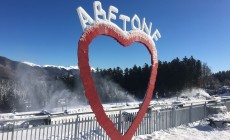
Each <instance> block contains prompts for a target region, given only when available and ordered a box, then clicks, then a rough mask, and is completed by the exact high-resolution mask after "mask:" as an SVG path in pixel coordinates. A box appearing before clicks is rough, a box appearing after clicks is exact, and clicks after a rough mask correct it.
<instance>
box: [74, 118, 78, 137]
mask: <svg viewBox="0 0 230 140" xmlns="http://www.w3.org/2000/svg"><path fill="white" fill-rule="evenodd" d="M78 118H79V116H78V115H77V117H76V121H75V130H74V133H75V134H74V139H77V129H78V128H77V126H78Z"/></svg>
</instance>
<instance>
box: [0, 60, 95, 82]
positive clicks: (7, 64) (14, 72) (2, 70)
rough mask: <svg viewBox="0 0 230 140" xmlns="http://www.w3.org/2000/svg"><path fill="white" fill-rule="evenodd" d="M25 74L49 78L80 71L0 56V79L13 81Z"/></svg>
mask: <svg viewBox="0 0 230 140" xmlns="http://www.w3.org/2000/svg"><path fill="white" fill-rule="evenodd" d="M91 69H92V70H95V69H94V68H91ZM25 72H30V73H32V74H36V75H38V76H41V77H43V76H44V77H47V78H51V77H57V76H63V75H73V76H76V75H79V72H80V71H79V68H78V66H67V67H66V66H55V65H37V64H34V63H31V62H28V61H26V62H19V61H14V60H11V59H9V58H6V57H4V56H0V78H7V79H15V78H17V77H18V76H19V75H20V73H25Z"/></svg>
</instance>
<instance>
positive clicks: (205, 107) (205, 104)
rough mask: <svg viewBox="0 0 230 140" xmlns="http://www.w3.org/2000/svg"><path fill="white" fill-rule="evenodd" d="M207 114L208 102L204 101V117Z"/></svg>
mask: <svg viewBox="0 0 230 140" xmlns="http://www.w3.org/2000/svg"><path fill="white" fill-rule="evenodd" d="M206 116H207V103H206V102H205V103H204V118H205V117H206Z"/></svg>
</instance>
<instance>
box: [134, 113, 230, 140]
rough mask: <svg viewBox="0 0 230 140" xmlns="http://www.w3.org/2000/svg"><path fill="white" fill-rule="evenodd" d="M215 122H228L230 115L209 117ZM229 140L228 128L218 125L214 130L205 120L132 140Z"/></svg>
mask: <svg viewBox="0 0 230 140" xmlns="http://www.w3.org/2000/svg"><path fill="white" fill-rule="evenodd" d="M210 117H211V118H213V119H215V120H223V119H224V120H230V113H229V112H227V113H224V114H215V115H212V116H210ZM175 139H176V140H229V139H230V126H228V125H219V126H218V127H216V128H214V127H211V126H209V125H208V122H207V121H206V120H201V121H197V122H194V123H191V124H188V125H181V126H178V127H176V128H170V129H169V130H165V131H157V132H154V133H152V134H149V135H140V136H138V137H135V138H134V139H133V140H175Z"/></svg>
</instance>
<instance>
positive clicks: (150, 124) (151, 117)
mask: <svg viewBox="0 0 230 140" xmlns="http://www.w3.org/2000/svg"><path fill="white" fill-rule="evenodd" d="M148 114H149V128H148V129H149V131H148V133H152V132H153V129H152V128H153V125H152V123H153V115H152V108H149V111H148Z"/></svg>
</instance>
